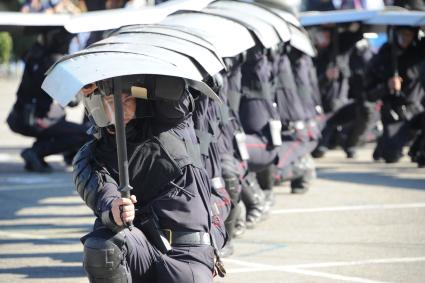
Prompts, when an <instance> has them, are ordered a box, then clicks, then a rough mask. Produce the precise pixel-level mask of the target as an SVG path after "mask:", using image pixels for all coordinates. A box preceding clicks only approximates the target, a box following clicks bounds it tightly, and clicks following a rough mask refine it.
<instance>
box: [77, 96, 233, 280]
mask: <svg viewBox="0 0 425 283" xmlns="http://www.w3.org/2000/svg"><path fill="white" fill-rule="evenodd" d="M153 104H154V118H153V119H138V120H133V121H131V122H130V123H129V124H128V125H127V128H126V131H127V144H128V145H127V147H128V157H129V173H130V184H131V185H133V186H134V189H133V191H132V194H134V195H136V197H137V199H138V203H137V204H136V208H137V209H138V211H137V213H136V218H135V220H134V225H135V227H134V228H133V229H132V230H131V231H130V230H129V229H124V230H123V231H121V232H119V233H116V232H112V231H111V230H114V229H115V228H114V227H115V225H114V223H113V220H111V218H110V209H111V202H112V201H113V200H114V199H116V198H119V197H120V193H119V192H118V190H117V185H116V183H115V180H117V179H118V175H117V174H118V170H117V167H118V165H117V158H116V145H115V139H114V136H112V135H109V134H108V133H106V132H105V131H103V132H104V133H103V137H102V138H101V139H100V140H98V141H95V142H93V143H91V144H87V145H86V146H84V147H83V148H82V149H81V151H80V152H79V154H78V156H77V157H76V158H75V164H74V169H75V170H74V177H75V184H76V187H77V190H78V192H79V193H80V195H81V197H82V198H83V199H84V200H85V201H86V203H87V205H88V206H89V207H90V208H91V209H92V210H93V211H94V212H95V214H96V216H97V217H98V220H97V222H98V223H100V222H102V224H99V225H95V230H94V231H93V232H92V233H91V234H89V235H87V236H86V237H85V238H84V239H83V241H84V246H85V257H84V267H85V269H86V271H87V273H88V275H89V278H90V279H91V280H92V281H93V282H132V281H133V282H212V278H213V268H214V251H213V247H212V243H211V240H214V242H216V244H217V247H218V248H220V247H222V246H223V245H224V243H225V242H224V241H225V239H224V236H223V235H221V238H220V237H218V235H219V234H220V233H217V234H215V236H217V237H211V236H210V233H212V230H213V229H214V228H213V222H214V219H213V218H212V213H211V199H210V198H211V190H210V180H209V178H208V175H207V173H206V171H205V169H204V168H203V165H202V161H201V157H200V151H199V145H198V142H197V138H196V136H195V131H194V129H193V121H192V118H191V112H192V111H193V103H192V99H191V98H190V96H189V94H188V92H187V91H185V93H184V94H183V96H182V98H181V99H180V100H179V101H176V102H170V101H165V100H156V101H154V103H153ZM147 223H154V224H155V225H154V226H150V228H149V225H146V224H147ZM105 226H106V227H105ZM157 231H161V232H162V233H163V235H165V237H166V238H167V239H168V240H169V242H170V244H171V250H168V251H167V250H164V249H163V248H161V245H157V244H153V243H155V241H154V240H153V239H154V237H153V236H152V235H154V234H156V232H157ZM146 237H148V238H149V240H147V238H146ZM106 251H108V253H106ZM105 278H106V281H101V280H103V279H105ZM112 278H115V279H114V280H112ZM119 280H121V281H119Z"/></svg>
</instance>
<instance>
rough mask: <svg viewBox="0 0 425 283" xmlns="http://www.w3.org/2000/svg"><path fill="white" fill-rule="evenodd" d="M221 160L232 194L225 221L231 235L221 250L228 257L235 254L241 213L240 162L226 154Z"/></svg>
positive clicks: (228, 188) (229, 190)
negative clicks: (230, 205) (237, 223)
mask: <svg viewBox="0 0 425 283" xmlns="http://www.w3.org/2000/svg"><path fill="white" fill-rule="evenodd" d="M221 161H222V170H223V179H224V184H225V188H226V191H227V192H228V194H229V196H230V201H231V202H232V208H231V210H230V213H229V216H228V217H227V218H226V221H225V222H224V224H225V226H226V231H227V234H228V235H229V241H228V242H227V244H226V246H225V247H224V248H223V249H222V250H221V255H222V256H223V257H226V256H230V255H231V254H233V243H232V238H233V237H234V231H235V225H236V220H237V218H238V217H239V214H240V213H241V211H240V207H239V206H238V203H239V201H240V199H241V186H240V182H239V175H240V172H239V170H238V167H239V166H238V165H239V164H238V162H237V160H236V159H235V158H234V157H233V156H232V155H227V154H226V155H223V156H222V159H221Z"/></svg>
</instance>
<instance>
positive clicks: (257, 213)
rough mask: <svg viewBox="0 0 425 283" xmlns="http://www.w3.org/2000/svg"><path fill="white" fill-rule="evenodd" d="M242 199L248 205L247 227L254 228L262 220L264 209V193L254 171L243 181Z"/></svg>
mask: <svg viewBox="0 0 425 283" xmlns="http://www.w3.org/2000/svg"><path fill="white" fill-rule="evenodd" d="M242 201H243V202H244V204H245V207H246V227H247V228H249V229H252V228H254V226H255V224H256V223H257V222H258V221H260V220H261V218H262V216H263V210H264V194H263V192H262V190H261V189H260V186H259V185H258V182H257V179H256V177H255V175H254V173H249V174H248V175H247V176H246V177H245V178H244V180H243V181H242Z"/></svg>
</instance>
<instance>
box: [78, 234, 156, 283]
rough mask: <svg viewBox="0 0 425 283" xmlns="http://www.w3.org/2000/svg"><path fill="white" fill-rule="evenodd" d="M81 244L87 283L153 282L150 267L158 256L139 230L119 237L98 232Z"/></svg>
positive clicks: (151, 268)
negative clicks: (88, 280)
mask: <svg viewBox="0 0 425 283" xmlns="http://www.w3.org/2000/svg"><path fill="white" fill-rule="evenodd" d="M83 242H84V260H83V265H84V269H85V270H86V273H87V275H88V277H89V279H90V282H93V283H97V282H102V283H116V282H117V283H122V282H133V281H134V282H155V279H156V273H155V272H156V271H155V268H153V267H154V266H155V263H156V262H158V260H159V259H160V258H161V254H160V252H159V251H158V250H157V249H156V248H155V247H153V246H152V245H151V244H150V243H149V241H148V240H147V239H146V237H145V235H144V234H143V232H141V231H140V230H139V229H138V228H136V227H134V228H133V229H132V230H131V231H130V230H128V229H125V230H123V231H122V232H120V233H115V232H112V231H111V230H109V229H105V228H100V229H97V230H95V231H94V232H92V233H90V234H89V235H87V236H86V237H84V238H83ZM132 280H133V281H132Z"/></svg>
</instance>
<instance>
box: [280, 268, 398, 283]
mask: <svg viewBox="0 0 425 283" xmlns="http://www.w3.org/2000/svg"><path fill="white" fill-rule="evenodd" d="M284 271H286V272H289V273H298V274H302V275H309V276H313V277H321V278H328V279H334V280H338V281H345V282H356V283H391V282H388V281H376V280H370V279H366V278H360V277H351V276H343V275H338V274H333V273H327V272H319V271H312V270H302V269H296V268H294V269H288V270H284Z"/></svg>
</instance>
